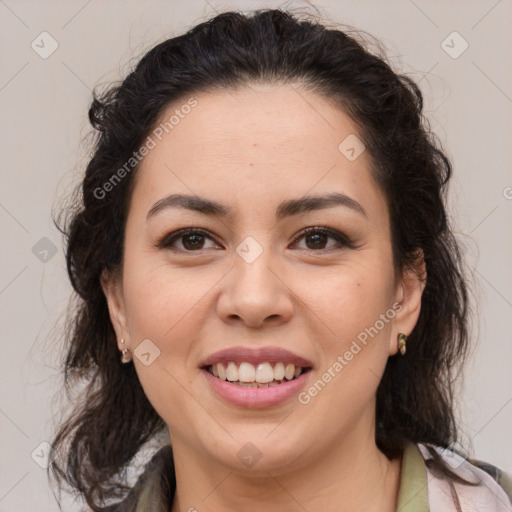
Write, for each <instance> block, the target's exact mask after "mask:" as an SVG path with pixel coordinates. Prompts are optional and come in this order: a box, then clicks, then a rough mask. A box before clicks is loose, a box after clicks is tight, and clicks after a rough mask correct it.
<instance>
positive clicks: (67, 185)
mask: <svg viewBox="0 0 512 512" xmlns="http://www.w3.org/2000/svg"><path fill="white" fill-rule="evenodd" d="M314 4H315V5H316V6H317V7H318V8H319V9H320V10H321V12H322V13H323V15H324V16H325V17H326V19H327V20H330V21H332V22H336V23H346V24H349V25H353V26H354V27H357V28H359V29H362V30H365V31H368V32H369V33H370V34H373V35H375V36H377V37H378V38H379V39H380V40H381V41H382V42H383V43H384V44H385V45H386V47H387V50H388V54H389V57H390V60H391V63H392V64H393V66H394V67H395V70H402V71H405V72H407V73H409V74H410V75H411V76H412V77H413V78H415V79H416V80H418V81H419V82H420V86H421V88H422V91H423V92H424V94H425V112H426V115H427V116H428V117H429V119H430V121H431V124H432V127H433V129H434V130H435V131H436V133H437V134H438V135H439V137H440V138H441V141H442V142H443V144H444V146H445V148H446V150H447V152H448V155H449V156H450V157H451V159H452V162H453V165H454V178H453V181H452V186H451V195H450V200H451V203H450V205H451V206H450V212H451V214H452V216H453V222H454V225H455V230H456V232H457V236H458V238H459V239H460V240H461V241H462V242H463V244H464V253H465V256H466V260H467V266H468V269H469V272H470V276H471V277H472V282H471V286H472V288H473V289H474V291H475V294H476V298H477V302H476V304H475V320H474V322H473V327H472V339H473V341H474V342H475V344H476V348H475V351H474V354H473V356H472V358H471V360H470V362H469V364H468V366H467V370H466V374H465V375H466V378H465V382H464V386H463V387H462V390H461V394H460V396H459V398H458V404H459V412H460V417H461V427H462V431H463V433H464V439H465V443H466V444H467V445H468V446H469V447H470V449H471V452H470V453H471V455H473V456H476V457H477V458H480V459H483V460H486V461H488V462H491V463H493V464H496V465H498V466H501V467H502V468H503V469H505V470H508V471H512V437H511V436H510V432H511V431H512V430H511V426H512V371H511V368H512V344H511V343H510V328H511V320H510V319H511V317H512V315H511V312H512V291H511V290H512V286H511V284H512V269H511V264H510V262H511V261H512V236H511V228H510V226H511V220H512V173H511V171H510V162H511V160H512V159H511V156H512V155H511V153H512V151H511V144H510V142H511V134H512V117H511V111H512V99H511V97H512V76H511V68H510V48H512V33H511V31H510V23H511V21H512V2H511V1H510V0H499V1H494V0H493V1H471V2H469V1H464V2H462V1H460V2H455V1H453V2H446V1H444V2H440V1H436V2H427V1H425V0H414V1H413V0H400V1H393V2H383V1H360V2H356V1H338V2H335V1H317V2H314ZM276 6H285V7H286V6H287V7H295V6H302V7H303V8H304V9H306V7H307V4H305V3H300V2H288V3H286V4H282V3H279V2H274V3H272V2H255V1H244V2H242V1H233V2H220V1H213V0H211V1H203V0H189V1H187V2H183V3H181V2H180V3H178V2H174V1H167V2H161V1H149V2H148V1H144V2H143V1H133V0H132V1H128V2H106V1H99V0H89V1H87V0H83V1H82V0H81V1H67V2H64V1H60V2H56V1H37V2H36V1H30V2H28V1H14V0H0V19H1V21H0V37H1V41H2V52H1V55H2V60H1V78H0V105H1V113H2V118H1V119H2V132H1V159H2V161H1V163H2V174H1V188H0V223H1V230H2V231H1V232H2V256H1V257H2V259H1V266H0V268H1V275H0V307H1V318H0V320H1V333H2V339H1V343H2V345H1V347H2V348H1V358H0V368H1V370H0V375H1V390H2V393H1V400H0V433H1V436H0V450H1V452H0V453H1V457H0V512H1V511H9V512H22V511H28V510H30V511H32V512H43V511H54V510H56V509H57V506H56V504H55V501H54V498H53V496H52V493H51V492H50V490H49V487H48V483H47V479H46V471H45V470H44V469H42V468H41V467H40V464H42V465H44V460H45V459H44V454H45V450H46V448H45V446H46V445H45V444H44V443H45V442H47V440H49V439H50V437H51V433H52V430H53V428H54V424H55V422H56V421H58V419H59V417H60V416H59V406H60V405H61V404H62V403H64V402H63V401H62V399H61V398H55V393H56V392H57V391H58V390H59V389H61V388H62V381H61V376H60V374H59V368H58V362H59V359H60V347H61V338H60V337H59V336H60V335H59V329H60V328H61V327H60V326H61V325H62V320H63V313H64V311H65V307H66V303H67V300H68V296H69V293H70V286H69V284H68V282H67V277H66V274H65V263H64V256H63V251H62V240H61V237H60V234H59V233H58V232H57V230H56V229H55V228H54V226H53V223H52V220H51V211H52V209H55V208H57V207H58V205H59V201H61V200H62V199H63V198H64V197H65V196H66V194H68V193H69V192H71V190H72V187H73V186H74V185H75V184H76V183H77V182H78V181H79V179H80V175H81V173H82V172H83V170H84V167H85V163H86V161H87V154H86V152H85V150H84V149H83V146H82V145H81V140H82V138H83V137H84V136H85V135H86V134H87V133H88V131H89V126H88V124H87V109H88V105H89V101H90V99H91V89H92V88H93V87H94V86H95V85H97V84H98V83H100V82H101V83H103V82H108V81H112V80H117V79H118V78H119V77H120V76H122V75H124V74H125V73H126V72H127V71H128V69H129V66H130V63H131V64H133V63H134V62H135V61H136V60H137V59H138V58H139V57H140V56H141V54H142V53H143V52H144V51H146V50H148V49H149V48H150V47H152V46H153V45H154V44H156V43H157V42H160V41H161V40H163V39H165V38H167V37H170V36H173V35H177V34H179V33H181V32H182V31H183V30H184V29H187V28H189V27H191V26H192V25H194V24H196V23H198V22H200V21H204V20H205V19H206V18H208V17H210V16H212V15H214V14H215V12H216V11H223V10H227V9H230V8H231V9H237V10H251V9H254V8H263V7H276ZM42 32H48V34H49V35H50V36H48V35H41V33H42ZM453 32H457V34H453ZM42 38H43V43H41V39H42ZM53 40H54V41H55V42H53ZM443 41H444V43H443ZM33 42H34V44H33V46H34V48H33V47H32V46H31V45H32V43H33ZM52 44H53V45H55V44H57V45H58V47H57V49H56V50H55V51H54V52H53V53H52V54H51V55H46V54H45V52H49V51H50V50H51V49H52ZM466 44H467V45H468V47H467V49H466V50H465V51H464V52H463V53H461V51H462V50H463V49H464V48H465V46H466ZM43 57H46V58H43ZM41 443H43V444H41ZM70 502H71V500H68V503H70ZM64 503H66V501H64ZM66 510H73V511H78V510H82V508H81V507H80V506H79V505H78V504H76V505H69V507H67V508H66Z"/></svg>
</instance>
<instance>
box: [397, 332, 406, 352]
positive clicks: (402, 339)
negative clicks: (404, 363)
mask: <svg viewBox="0 0 512 512" xmlns="http://www.w3.org/2000/svg"><path fill="white" fill-rule="evenodd" d="M406 343H407V336H406V335H405V334H404V333H403V332H401V333H400V334H399V335H398V350H400V353H401V354H402V355H404V354H405V350H406Z"/></svg>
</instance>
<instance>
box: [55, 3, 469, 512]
mask: <svg viewBox="0 0 512 512" xmlns="http://www.w3.org/2000/svg"><path fill="white" fill-rule="evenodd" d="M377 46H378V48H379V49H380V51H379V52H376V53H373V52H372V51H370V50H369V49H368V48H369V46H368V42H367V41H366V39H365V38H364V37H362V36H361V32H357V31H353V32H351V31H348V30H347V31H342V30H340V29H339V28H336V27H334V28H333V27H329V26H327V25H325V24H324V23H321V22H319V21H318V20H317V19H315V18H314V17H304V18H301V17H300V16H298V15H296V14H293V13H291V12H289V11H283V10H271V9H265V10H259V11H254V12H252V13H250V14H242V13H237V12H225V13H222V14H219V15H217V16H215V17H214V18H212V19H211V20H208V21H206V22H203V23H200V24H198V25H197V26H195V27H194V28H192V29H191V30H189V31H188V32H186V33H185V34H183V35H180V36H179V37H173V38H170V39H167V40H165V41H163V42H161V43H160V44H158V45H157V46H155V47H154V48H152V49H151V50H150V51H148V52H147V53H146V54H145V55H144V56H143V57H142V58H141V59H140V61H139V62H138V63H137V65H136V66H135V68H134V69H133V70H132V71H131V72H130V73H129V74H128V76H127V77H126V78H125V79H124V80H123V81H122V82H120V83H118V84H112V85H111V86H110V87H108V88H107V89H106V90H104V91H103V92H101V93H98V92H97V91H95V92H94V93H93V101H92V104H91V106H90V109H89V120H90V123H91V125H92V127H93V128H94V130H96V132H95V134H96V135H95V140H94V151H93V154H92V158H90V161H89V162H88V165H87V168H86V170H85V177H84V178H83V182H82V183H81V188H80V190H79V191H78V194H77V196H76V197H75V202H74V203H73V205H72V207H71V209H68V210H67V211H66V212H65V213H66V214H67V216H66V217H65V222H62V223H60V229H61V231H62V232H63V233H64V234H65V235H66V242H67V250H66V260H67V269H68V273H69V278H70V280H71V283H72V285H73V288H74V290H75V292H76V294H75V299H76V300H75V301H73V302H72V303H71V306H70V310H69V316H68V322H69V329H68V333H67V346H66V350H67V353H66V356H65V360H64V361H63V373H64V381H65V389H66V392H68V393H69V390H70V389H73V388H75V387H76V386H77V385H81V386H82V388H83V392H82V393H81V395H80V396H81V397H82V398H81V400H78V401H77V403H76V407H75V409H74V411H73V413H72V414H70V415H69V416H68V417H67V418H66V420H65V421H63V422H62V423H61V424H60V425H59V428H58V431H57V433H56V434H55V437H54V439H53V440H52V442H51V444H52V446H53V447H54V450H55V452H54V453H55V454H57V455H59V456H60V457H56V458H55V459H54V462H53V464H51V465H50V466H49V469H48V471H49V473H50V472H51V474H52V475H53V477H54V478H55V479H56V480H57V481H58V483H59V486H62V484H63V483H64V482H66V483H67V484H69V485H70V486H71V488H73V489H74V490H75V491H78V492H79V493H80V494H81V495H82V496H83V498H84V499H85V501H86V502H87V504H88V505H89V506H90V507H91V509H92V510H94V511H96V512H102V511H104V510H107V509H106V508H102V507H103V504H104V503H105V502H106V501H107V500H112V498H117V497H121V496H123V493H125V491H127V490H129V486H127V485H125V483H124V482H125V480H123V477H125V476H126V475H125V472H126V469H127V468H128V467H129V465H130V462H131V461H132V460H133V459H134V457H135V456H136V455H137V454H138V453H139V452H140V450H141V449H142V448H143V446H144V445H145V443H147V442H148V441H150V440H151V439H153V438H155V436H156V435H157V434H158V433H161V432H162V431H163V430H164V429H165V427H166V425H165V424H164V422H163V420H162V419H161V418H160V417H159V415H158V414H157V413H156V412H155V410H154V409H153V407H152V405H151V404H150V402H149V401H148V399H147V397H146V396H145V394H144V391H143V389H142V387H141V385H140V382H139V380H138V377H137V374H136V371H135V368H134V366H133V365H122V364H121V363H120V360H119V351H118V348H117V344H116V337H115V333H114V330H113V327H112V324H111V320H110V317H109V313H108V309H107V302H106V299H105V296H104V294H103V292H102V288H101V285H100V276H101V274H102V272H103V271H105V270H106V271H115V270H118V269H120V268H121V267H122V261H123V237H124V227H125V221H126V218H127V212H128V209H129V207H130V198H131V193H132V190H133V186H134V178H135V176H136V173H137V168H138V165H135V166H134V168H133V170H131V172H127V173H126V176H124V177H123V179H122V180H119V182H118V183H116V185H115V186H114V187H112V189H111V190H110V191H109V192H108V193H107V194H99V193H98V190H100V189H102V187H104V184H105V183H106V182H108V181H109V179H111V178H112V176H113V175H114V173H115V172H116V170H118V169H119V168H121V167H122V166H123V165H124V164H125V162H127V161H129V159H130V158H131V157H132V155H133V153H134V152H136V151H137V150H138V149H139V148H140V146H141V145H142V144H143V142H144V141H145V139H146V138H147V136H148V134H150V133H151V131H152V130H153V129H154V127H155V125H156V123H157V121H158V119H159V117H160V116H161V114H162V112H163V111H164V109H165V108H166V107H167V106H168V105H169V104H170V103H171V102H176V101H177V100H178V99H183V98H187V97H190V95H193V94H194V93H200V92H203V93H204V92H208V91H212V90H216V89H234V88H237V87H243V86H245V85H250V84H251V83H256V82H263V83H272V84H280V83H289V84H298V86H299V88H300V87H302V88H303V90H304V89H307V90H311V91H314V92H316V93H318V94H319V95H321V96H322V97H324V98H326V99H327V100H328V101H329V102H331V104H332V105H335V106H336V107H338V108H340V109H342V110H343V111H344V112H346V113H347V114H348V115H349V116H350V117H351V118H352V119H353V120H354V122H355V123H356V124H357V126H358V127H359V131H360V136H361V137H362V139H363V142H364V144H365V146H366V148H367V150H368V152H369V155H370V157H371V161H372V173H373V175H374V178H375V180H376V182H377V183H378V185H379V187H380V188H381V189H382V191H383V192H384V195H385V197H386V199H387V204H388V208H389V217H390V223H391V237H392V240H391V242H392V248H393V255H394V265H395V267H396V270H397V271H403V270H405V269H416V268H417V257H418V254H419V253H420V251H419V250H421V251H422V252H423V255H424V261H425V264H426V273H427V280H426V287H425V289H424V293H423V297H422V306H421V314H420V316H419V320H418V322H417V325H416V327H415V328H414V330H413V332H412V333H410V336H409V339H408V343H407V355H406V357H401V356H398V357H390V358H389V359H388V362H387V366H386V369H385V372H384V375H383V377H382V380H381V382H380V385H379V387H378V390H377V406H376V408H377V410H376V417H377V425H376V443H377V446H378V447H379V449H380V450H381V451H382V452H383V453H385V454H386V455H387V456H388V458H390V459H391V458H394V457H397V456H399V455H400V454H401V453H402V451H403V449H404V446H405V443H406V442H407V441H411V442H414V443H425V444H427V445H430V446H432V445H435V446H440V447H448V446H449V445H450V444H451V443H453V442H454V441H456V440H458V437H459V434H458V429H457V426H456V421H455V413H454V387H453V386H454V377H455V376H456V375H458V373H459V369H460V368H461V365H462V362H463V360H464V358H465V356H466V355H467V350H468V333H467V331H468V327H467V321H468V291H467V285H466V283H465V278H464V275H463V267H462V265H461V256H460V253H459V249H458V247H457V243H456V240H455V238H454V236H453V234H452V232H451V228H450V225H449V220H448V217H447V213H446V209H445V198H446V197H445V196H446V185H447V182H448V180H449V178H450V175H451V173H452V167H451V164H450V161H449V159H448V157H447V156H446V154H445V153H444V152H443V149H442V146H441V143H440V142H439V140H438V139H437V137H436V136H435V135H434V134H433V133H432V132H431V130H430V127H429V123H428V120H427V119H426V118H425V117H424V115H423V98H422V94H421V92H420V89H419V87H418V85H417V84H416V83H415V82H414V81H413V80H412V79H411V78H409V77H408V76H406V75H404V74H397V73H395V72H394V71H393V70H392V69H391V66H390V65H389V63H388V60H387V57H386V56H385V55H384V54H383V51H382V46H381V45H380V44H379V43H378V42H377ZM100 195H101V196H102V197H101V198H100V197H99V196H100ZM57 223H58V224H59V222H58V221H57ZM63 359H64V358H63ZM431 453H432V454H433V455H434V457H435V458H434V466H436V467H437V468H438V469H439V470H440V471H441V472H444V474H445V475H451V476H454V475H453V474H452V473H451V472H450V469H449V468H448V467H447V466H445V465H444V464H443V462H442V460H441V459H440V458H439V456H436V453H437V452H435V451H434V450H433V448H431ZM60 459H62V460H60ZM49 476H50V475H49Z"/></svg>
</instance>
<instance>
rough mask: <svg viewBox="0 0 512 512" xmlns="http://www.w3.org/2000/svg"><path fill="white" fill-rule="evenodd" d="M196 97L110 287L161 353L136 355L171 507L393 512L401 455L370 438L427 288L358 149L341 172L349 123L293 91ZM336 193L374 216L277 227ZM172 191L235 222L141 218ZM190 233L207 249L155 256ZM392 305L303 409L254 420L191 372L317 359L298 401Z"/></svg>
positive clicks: (151, 179) (129, 332)
mask: <svg viewBox="0 0 512 512" xmlns="http://www.w3.org/2000/svg"><path fill="white" fill-rule="evenodd" d="M299 91H300V93H299ZM194 97H195V98H196V99H197V102H198V104H197V107H195V109H193V110H192V111H191V113H190V114H188V115H187V116H186V117H185V118H184V119H182V120H180V122H179V124H178V125H176V126H175V127H174V129H173V130H172V131H170V133H169V134H167V135H165V137H163V138H162V141H161V142H159V143H158V144H157V146H156V147H155V148H154V149H152V150H151V151H150V153H149V154H148V155H147V156H146V157H145V159H144V161H143V163H142V167H141V168H140V170H139V171H138V174H137V179H136V184H135V188H134V192H133V196H132V200H131V204H130V209H129V214H128V218H127V224H126V238H125V250H124V262H123V266H122V269H121V271H120V272H119V273H118V274H115V275H104V276H103V277H104V278H103V288H104V292H105V295H106V297H107V300H108V305H109V309H110V314H111V319H112V323H113V325H114V328H115V330H116V334H117V338H118V342H119V341H120V340H121V339H122V338H124V340H125V344H124V347H127V348H129V349H130V350H131V351H132V352H133V350H135V349H136V347H137V346H138V345H139V344H140V343H141V341H142V340H144V339H150V340H151V342H152V343H153V344H154V345H155V346H157V347H158V349H159V350H160V355H159V357H157V358H156V359H155V360H154V362H152V364H150V365H149V366H146V365H144V364H142V362H141V361H140V360H139V359H138V358H137V357H134V358H133V361H134V364H135V367H136V371H137V374H138V376H139V379H140V381H141V384H142V386H143V388H144V391H145V393H146V395H147V397H148V399H149V400H150V402H151V403H152V405H153V406H154V408H155V410H156V411H157V412H158V414H159V415H160V416H161V417H162V418H163V420H164V421H165V422H166V424H167V425H168V428H169V435H170V440H171V444H172V446H173V450H174V463H175V467H176V475H177V494H176V497H175V500H174V502H173V504H172V509H171V511H172V512H178V511H187V510H189V509H190V508H191V507H194V508H195V509H197V510H199V511H200V512H207V511H218V510H244V511H249V512H250V511H256V510H258V511H259V510H260V508H261V504H262V503H265V509H266V510H267V512H274V511H276V512H277V511H279V512H282V511H283V510H284V511H287V510H290V511H292V510H299V509H301V507H303V508H304V509H305V510H308V511H310V512H314V511H323V512H325V511H337V512H340V511H353V510H368V511H373V510H376V511H377V510H379V511H380V512H382V511H392V510H395V509H396V503H397V493H398V488H399V481H400V464H401V461H400V460H399V459H395V460H391V461H390V460H388V459H387V458H386V456H385V455H384V454H383V453H382V452H380V451H379V450H378V448H377V446H376V444H375V395H376V390H377V386H378V384H379V381H380V378H381V376H382V374H383V371H384V368H385V365H386V361H387V359H388V357H389V356H393V355H395V354H396V353H397V335H398V333H400V332H403V333H406V334H409V333H410V332H411V331H412V329H413V327H414V325H415V324H416V322H417V319H418V316H419V312H420V304H421V295H422V292H423V289H424V281H423V280H420V279H419V278H418V275H419V274H418V273H414V272H406V273H404V274H403V275H397V274H396V273H395V272H394V267H393V260H392V249H391V238H390V225H389V218H388V209H387V205H386V200H385V197H384V196H383V193H382V192H381V190H380V189H379V187H378V186H377V184H376V183H375V182H374V180H373V178H372V174H371V171H370V156H369V154H368V151H364V152H363V153H362V154H361V155H360V156H359V157H358V158H357V159H356V160H355V161H349V160H348V159H347V158H346V157H345V156H344V155H343V154H342V153H341V152H340V151H339V150H338V145H339V144H340V142H341V141H342V140H344V139H345V138H346V137H347V136H348V135H349V134H356V135H357V134H358V133H359V132H358V130H357V127H356V125H355V124H354V122H353V121H352V120H351V119H350V117H348V116H347V115H346V114H345V113H344V112H343V111H341V110H339V109H337V108H335V107H333V106H332V105H331V104H329V103H328V102H326V101H325V99H323V98H322V97H321V96H319V95H317V94H316V93H313V92H306V91H304V90H301V89H298V88H297V87H292V86H291V85H284V86H268V85H267V86H263V85H258V86H256V85H252V86H251V87H249V88H243V89H239V90H237V91H225V90H224V91H216V92H209V93H203V94H196V95H194ZM184 103H185V101H183V102H182V103H180V102H177V103H175V104H173V105H171V106H169V108H168V110H167V111H166V112H163V113H162V119H167V118H168V117H169V116H170V115H171V114H172V112H173V111H174V110H175V109H176V108H179V107H180V105H181V104H184ZM359 138H361V137H359ZM333 191H335V192H340V193H343V194H346V195H348V196H349V197H351V198H352V199H354V200H355V201H357V202H358V203H360V205H361V206H362V207H363V208H364V211H365V213H366V215H363V214H361V213H358V212H357V211H354V210H352V209H350V208H348V207H346V206H335V207H331V208H327V209H322V210H317V211H310V212H305V213H301V214H298V215H294V216H291V217H287V218H285V219H283V220H281V221H279V222H277V221H276V217H275V213H276V207H277V205H278V204H279V203H280V202H281V201H283V200H286V199H295V198H300V197H302V196H304V195H316V194H324V193H330V192H333ZM176 193H183V194H196V195H198V196H201V197H206V198H208V199H213V200H216V201H219V202H221V203H223V204H225V205H226V206H228V207H229V208H231V209H232V210H233V212H234V217H233V218H231V219H228V218H218V217H211V216H208V215H204V214H201V213H199V212H194V211H191V210H185V209H179V208H167V209H162V210H161V211H160V212H158V213H157V214H155V215H154V216H151V217H150V218H149V219H147V214H148V211H149V210H150V209H151V208H152V206H153V205H154V204H155V203H156V202H157V201H159V200H160V199H162V198H164V197H166V196H168V195H170V194H176ZM315 226H327V227H330V228H332V229H334V230H335V231H338V232H340V233H342V234H345V236H348V237H349V238H350V239H351V240H352V241H353V243H354V245H355V247H352V248H351V247H346V246H340V245H339V244H338V242H337V241H336V240H335V239H333V238H331V237H328V238H325V237H322V235H321V234H320V240H319V241H318V240H316V239H315V238H314V236H313V237H311V236H306V237H301V238H299V239H297V240H296V236H297V234H299V232H300V231H301V230H303V229H304V228H307V227H315ZM187 227H192V228H202V229H204V230H206V231H208V232H209V233H210V234H211V238H208V237H203V238H201V237H200V239H199V242H200V243H199V249H197V248H194V247H197V245H196V246H193V242H194V241H195V240H194V239H192V240H191V239H190V236H189V237H188V238H187V237H185V238H183V237H181V238H178V239H177V240H175V241H174V244H173V245H174V248H175V251H174V252H173V251H172V249H171V248H169V247H167V248H159V247H157V246H156V245H157V244H158V241H159V239H160V238H161V237H162V236H164V235H166V234H170V233H172V232H175V231H177V230H178V229H182V228H187ZM247 236H252V237H253V238H254V239H255V240H257V242H258V243H259V244H260V246H261V247H262V249H263V252H262V254H261V255H260V256H259V257H258V258H257V259H256V260H255V261H253V262H252V263H247V262H246V261H245V260H244V259H242V258H241V257H240V256H239V255H238V254H237V252H236V248H237V246H238V245H239V244H240V242H241V241H242V240H244V239H245V238H246V237H247ZM191 242H192V243H191ZM315 244H316V245H315ZM420 274H421V273H420ZM396 303H398V304H399V311H395V315H394V318H393V319H392V320H390V321H389V322H388V323H385V326H384V327H383V328H382V329H381V330H380V331H379V332H378V335H376V336H374V337H373V338H371V339H370V342H369V343H368V344H367V345H366V346H364V347H363V348H362V350H361V351H360V352H359V353H357V355H355V356H354V357H353V359H352V360H351V361H349V362H348V364H347V365H346V366H344V368H343V370H342V371H341V372H339V373H337V374H336V376H335V378H333V379H332V380H331V381H330V382H329V383H328V384H327V385H326V386H325V388H324V389H323V390H322V391H321V392H319V393H318V394H317V396H315V397H314V398H312V399H311V401H310V402H309V403H308V404H306V405H303V404H301V403H299V401H298V400H297V397H292V398H291V399H290V400H288V401H286V402H285V403H283V404H280V405H278V406H274V407H267V408H263V409H250V408H245V407H239V406H234V405H231V404H229V403H226V402H224V401H223V400H222V399H220V398H219V397H217V396H216V395H215V394H214V393H213V391H212V390H211V389H210V387H209V385H208V383H207V382H206V379H205V378H204V375H203V374H202V372H201V370H200V369H199V364H200V363H201V361H202V360H203V359H204V358H205V357H206V356H207V355H210V354H212V353H214V352H216V351H218V350H221V349H225V348H228V347H232V346H238V345H243V346H249V347H256V346H279V347H283V348H286V349H288V350H291V351H292V352H295V353H296V354H298V355H300V356H303V357H305V358H307V359H309V360H310V361H312V362H313V365H314V367H313V370H312V371H311V372H310V374H309V380H308V383H307V384H306V385H305V388H304V389H306V390H307V388H308V387H309V386H311V385H312V383H313V382H315V381H316V380H317V379H319V378H320V377H321V375H322V374H323V373H324V372H325V371H326V370H327V369H328V368H329V367H332V365H333V363H334V362H335V361H336V360H337V357H338V356H339V355H343V354H344V353H345V352H346V351H347V350H349V348H350V346H351V343H352V342H353V341H354V340H355V339H357V336H358V334H360V333H361V332H363V331H364V330H365V328H369V327H370V326H373V325H374V324H375V322H376V321H377V320H378V319H379V318H380V315H381V314H384V313H386V311H389V310H390V309H391V310H392V309H393V304H396ZM124 347H123V346H121V345H120V344H119V349H120V350H121V349H122V348H124ZM397 357H401V356H400V355H397ZM248 442H251V443H253V444H254V445H255V446H256V447H257V449H258V450H259V452H260V453H261V455H262V456H261V459H260V460H259V461H258V462H257V463H256V464H255V465H254V466H253V467H252V468H248V467H246V466H245V465H244V464H243V463H242V462H241V461H240V460H239V458H238V457H237V453H238V452H239V450H241V449H242V448H243V447H244V446H245V445H246V443H248ZM369 489H371V491H369Z"/></svg>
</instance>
